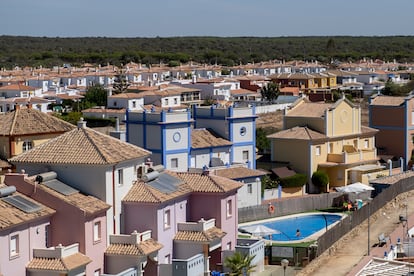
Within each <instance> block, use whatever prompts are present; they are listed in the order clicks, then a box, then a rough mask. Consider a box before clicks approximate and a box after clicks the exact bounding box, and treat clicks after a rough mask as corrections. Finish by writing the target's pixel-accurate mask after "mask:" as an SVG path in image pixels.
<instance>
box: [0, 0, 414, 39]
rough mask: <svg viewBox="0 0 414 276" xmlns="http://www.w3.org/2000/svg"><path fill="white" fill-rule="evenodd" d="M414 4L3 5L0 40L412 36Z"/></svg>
mask: <svg viewBox="0 0 414 276" xmlns="http://www.w3.org/2000/svg"><path fill="white" fill-rule="evenodd" d="M413 15H414V0H387V1H386V0H250V1H248V0H238V1H236V0H141V1H140V0H36V1H34V0H0V35H25V36H47V37H157V36H159V37H174V36H220V37H228V36H231V37H235V36H256V37H281V36H335V35H346V36H391V35H414V16H413Z"/></svg>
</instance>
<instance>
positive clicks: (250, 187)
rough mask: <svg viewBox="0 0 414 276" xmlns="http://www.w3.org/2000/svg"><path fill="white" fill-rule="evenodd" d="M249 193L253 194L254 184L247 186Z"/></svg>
mask: <svg viewBox="0 0 414 276" xmlns="http://www.w3.org/2000/svg"><path fill="white" fill-rule="evenodd" d="M247 192H248V193H249V194H251V193H253V185H252V184H247Z"/></svg>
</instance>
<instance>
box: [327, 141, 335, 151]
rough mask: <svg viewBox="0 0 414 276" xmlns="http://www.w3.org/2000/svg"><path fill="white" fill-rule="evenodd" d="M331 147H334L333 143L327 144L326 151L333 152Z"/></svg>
mask: <svg viewBox="0 0 414 276" xmlns="http://www.w3.org/2000/svg"><path fill="white" fill-rule="evenodd" d="M333 148H334V144H333V143H329V144H328V153H333Z"/></svg>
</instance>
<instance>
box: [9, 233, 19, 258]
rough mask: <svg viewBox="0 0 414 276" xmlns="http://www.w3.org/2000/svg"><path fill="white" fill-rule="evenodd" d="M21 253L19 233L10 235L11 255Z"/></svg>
mask: <svg viewBox="0 0 414 276" xmlns="http://www.w3.org/2000/svg"><path fill="white" fill-rule="evenodd" d="M18 255H19V235H14V236H11V237H10V257H15V256H18Z"/></svg>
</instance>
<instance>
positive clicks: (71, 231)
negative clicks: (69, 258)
mask: <svg viewBox="0 0 414 276" xmlns="http://www.w3.org/2000/svg"><path fill="white" fill-rule="evenodd" d="M4 182H5V184H7V185H13V186H15V187H16V188H17V190H18V191H19V192H21V193H23V194H25V195H26V196H29V197H31V198H32V199H34V200H36V201H38V202H41V203H42V204H44V205H46V206H48V207H51V208H53V209H54V210H56V213H55V214H54V215H53V217H52V218H51V219H50V226H48V227H47V228H46V229H45V233H46V235H47V236H48V241H47V244H45V245H43V246H42V248H43V247H50V246H57V245H59V244H60V245H64V246H67V245H71V244H74V243H78V244H79V245H78V247H79V251H80V252H81V253H83V254H85V255H87V256H88V257H89V258H90V259H91V260H90V263H89V262H88V265H87V266H86V273H87V275H94V273H102V272H103V268H104V263H103V262H104V260H103V253H104V252H105V250H106V247H107V240H106V211H107V210H108V209H109V208H110V205H108V204H106V203H105V202H103V201H101V200H99V199H97V198H95V197H93V196H87V195H84V194H82V193H80V192H79V191H78V190H76V189H74V188H72V187H70V186H68V185H66V184H65V183H63V182H61V181H60V180H59V179H58V178H57V174H56V173H55V172H48V173H43V174H39V175H37V176H32V177H28V176H27V175H26V174H18V173H9V174H7V175H6V176H5V180H4Z"/></svg>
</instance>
